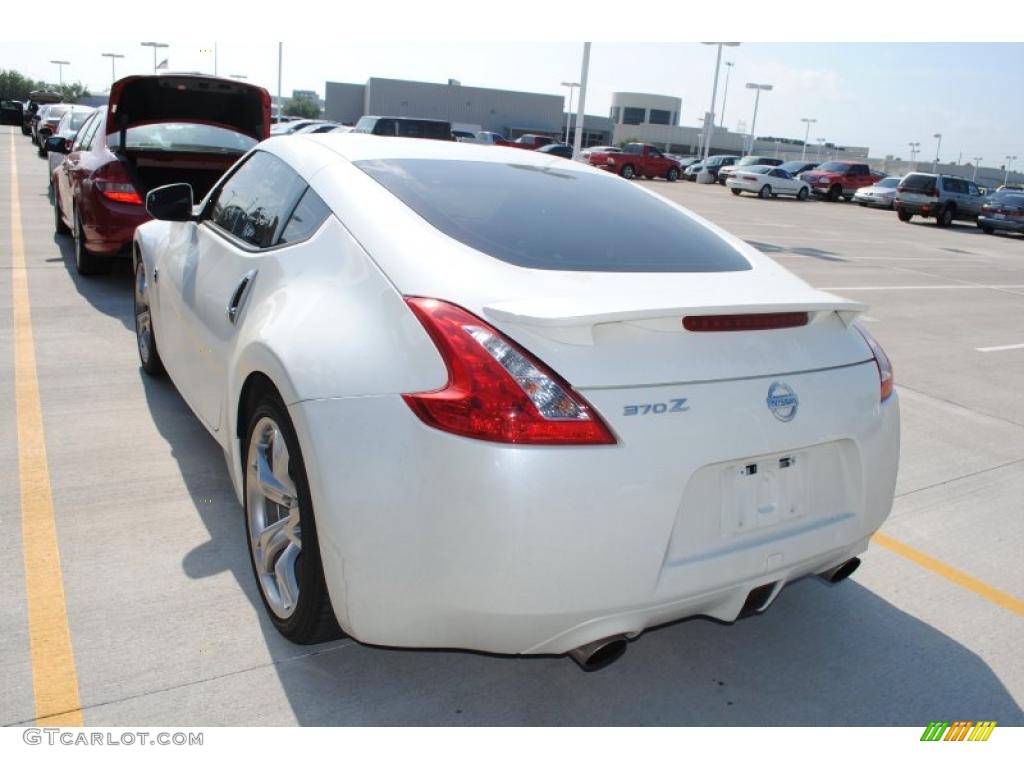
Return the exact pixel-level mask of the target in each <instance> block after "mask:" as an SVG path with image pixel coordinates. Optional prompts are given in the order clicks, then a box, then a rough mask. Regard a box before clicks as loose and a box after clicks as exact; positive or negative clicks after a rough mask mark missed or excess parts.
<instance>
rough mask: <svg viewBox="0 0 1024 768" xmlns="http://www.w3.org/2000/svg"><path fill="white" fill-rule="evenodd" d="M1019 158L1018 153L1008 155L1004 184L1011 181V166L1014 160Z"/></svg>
mask: <svg viewBox="0 0 1024 768" xmlns="http://www.w3.org/2000/svg"><path fill="white" fill-rule="evenodd" d="M1016 159H1017V156H1016V155H1007V156H1006V173H1005V174H1004V175H1003V185H1006V184H1008V183H1009V181H1010V167H1011V166H1012V165H1013V161H1014V160H1016Z"/></svg>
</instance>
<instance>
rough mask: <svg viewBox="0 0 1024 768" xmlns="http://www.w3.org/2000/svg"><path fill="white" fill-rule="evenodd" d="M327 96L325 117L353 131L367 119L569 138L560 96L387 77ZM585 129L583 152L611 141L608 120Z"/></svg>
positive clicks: (588, 122)
mask: <svg viewBox="0 0 1024 768" xmlns="http://www.w3.org/2000/svg"><path fill="white" fill-rule="evenodd" d="M324 94H325V99H326V109H325V114H324V117H326V118H327V119H328V120H335V121H337V122H339V123H346V124H349V125H352V124H354V123H355V122H356V121H358V120H359V118H360V117H362V116H363V115H387V116H394V117H426V118H433V119H436V120H447V121H448V122H450V123H451V124H452V127H454V128H458V129H461V130H471V131H493V132H494V133H500V134H501V135H502V136H504V137H505V138H508V139H515V138H517V137H519V136H522V135H523V134H526V133H538V134H541V135H544V136H551V137H552V138H556V139H558V140H564V137H565V126H566V114H565V97H564V96H559V95H552V94H547V93H529V92H526V91H506V90H501V89H498V88H477V87H473V86H466V85H462V84H460V83H459V82H458V81H456V80H449V81H448V83H422V82H416V81H413V80H392V79H389V78H383V77H371V78H370V79H369V80H367V81H366V84H365V85H358V84H355V83H332V82H328V83H327V84H326V86H325V91H324ZM573 120H575V116H573ZM583 125H584V136H583V144H584V146H592V145H594V144H607V143H608V142H609V141H610V140H611V137H612V123H611V120H609V119H608V118H606V117H597V116H591V115H587V116H586V117H585V119H584V121H583Z"/></svg>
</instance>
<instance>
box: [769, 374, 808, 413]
mask: <svg viewBox="0 0 1024 768" xmlns="http://www.w3.org/2000/svg"><path fill="white" fill-rule="evenodd" d="M766 402H767V403H768V410H770V411H771V412H772V415H773V416H775V418H776V419H778V420H779V421H792V420H793V417H794V416H796V409H797V407H799V405H800V400H799V399H798V398H797V396H796V392H794V391H793V388H792V387H790V386H789V385H788V384H784V383H782V382H781V381H774V382H772V385H771V386H770V387H768V397H767V399H766Z"/></svg>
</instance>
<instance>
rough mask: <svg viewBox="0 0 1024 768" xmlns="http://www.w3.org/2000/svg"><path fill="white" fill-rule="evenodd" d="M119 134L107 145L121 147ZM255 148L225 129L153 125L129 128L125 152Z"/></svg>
mask: <svg viewBox="0 0 1024 768" xmlns="http://www.w3.org/2000/svg"><path fill="white" fill-rule="evenodd" d="M120 143H121V135H120V133H111V134H109V135H108V136H107V145H108V146H109V147H111V149H114V148H120ZM254 146H256V139H254V138H252V137H251V136H246V135H245V134H244V133H238V132H237V131H232V130H230V129H228V128H218V127H217V126H215V125H201V124H199V123H152V124H150V125H137V126H134V127H132V128H129V129H128V131H127V134H126V137H125V146H124V149H154V150H163V151H168V152H215V153H216V152H223V153H225V154H242V153H243V152H248V151H249V150H250V149H252V148H253V147H254Z"/></svg>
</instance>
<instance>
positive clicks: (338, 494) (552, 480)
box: [133, 133, 899, 669]
mask: <svg viewBox="0 0 1024 768" xmlns="http://www.w3.org/2000/svg"><path fill="white" fill-rule="evenodd" d="M192 203H193V201H192V199H191V190H190V187H189V186H188V185H182V184H177V185H169V186H165V187H161V188H158V189H155V190H153V191H152V192H150V194H149V195H148V197H147V201H146V204H147V208H148V210H149V211H150V212H151V214H152V215H153V216H154V217H155V218H156V219H158V220H157V221H153V222H150V223H147V224H145V225H143V226H141V227H139V228H138V229H137V232H136V235H135V242H134V254H133V257H134V259H133V260H134V266H135V275H136V279H135V315H136V329H137V336H138V347H139V354H140V358H141V360H142V365H143V367H144V369H145V370H146V371H147V372H149V373H154V374H156V373H159V372H160V371H161V370H162V369H163V368H166V370H167V372H168V373H169V374H170V377H171V379H172V380H173V381H174V383H175V384H176V385H177V387H178V389H179V390H180V392H181V394H182V396H183V397H184V399H185V400H186V402H187V403H188V404H189V405H190V406H191V408H192V409H193V410H194V411H195V413H196V414H197V416H198V417H199V419H200V420H201V421H202V422H203V424H204V425H205V426H206V428H207V429H208V430H209V431H210V433H211V434H212V435H213V436H214V437H215V438H216V439H217V440H218V441H219V443H220V444H221V446H223V449H224V452H225V455H226V458H227V464H228V468H229V471H230V474H231V478H232V480H233V482H234V486H235V490H236V492H237V494H238V498H239V500H240V501H241V503H242V504H243V505H244V510H245V518H246V522H247V529H248V533H249V536H248V538H249V546H250V550H251V553H252V560H253V568H254V573H255V577H256V580H257V582H258V584H259V588H260V592H261V594H262V597H263V600H264V602H265V603H266V607H267V610H268V612H269V615H270V617H271V619H272V620H273V622H274V624H275V625H276V626H277V627H278V629H279V630H280V631H281V632H282V633H283V634H284V635H285V636H286V637H288V638H290V639H292V640H293V641H296V642H300V643H307V642H315V641H317V640H320V639H323V638H327V637H330V636H332V635H335V634H337V633H338V631H339V626H340V629H341V630H343V631H344V632H347V633H348V634H349V635H351V636H353V637H355V638H356V639H358V640H361V641H364V642H367V643H374V644H382V645H389V646H410V647H447V648H452V647H461V648H472V649H478V650H483V651H492V652H498V653H512V654H540V653H545V654H546V653H565V652H570V653H571V654H572V655H573V657H574V658H575V659H576V660H577V661H578V662H579V663H580V664H581V665H582V666H583V667H584V668H586V669H594V668H598V667H600V666H602V665H604V664H607V663H610V662H611V661H614V659H616V658H617V657H618V656H619V655H620V654H621V653H622V652H623V650H624V649H625V647H626V643H627V640H628V639H630V638H633V637H635V636H636V635H638V634H640V633H641V632H642V631H643V630H644V629H645V628H647V627H651V626H654V625H657V624H662V623H665V622H668V621H672V620H675V619H679V618H682V617H686V616H695V615H705V616H711V617H714V618H716V619H720V620H724V621H732V620H734V619H736V618H738V617H740V616H741V615H747V614H750V613H757V612H760V611H763V610H765V609H766V608H767V607H768V605H769V604H770V603H771V602H772V601H773V600H774V599H775V597H776V595H777V594H778V593H779V590H780V589H781V588H782V587H783V586H784V585H786V584H788V583H790V582H792V581H794V580H795V579H799V578H801V577H803V576H807V575H818V576H822V577H823V578H826V579H828V580H830V581H839V580H841V579H843V578H845V577H846V576H848V575H849V574H850V573H852V572H853V570H854V569H855V568H856V567H857V565H858V564H859V560H858V559H857V555H858V554H860V553H861V552H863V551H864V550H865V548H866V547H867V545H868V538H869V537H870V536H871V534H872V533H873V532H874V531H875V529H877V528H878V527H879V525H881V523H882V522H883V520H885V518H886V516H887V515H888V514H889V510H890V507H891V504H892V499H893V489H894V485H895V481H896V468H897V461H898V449H899V409H898V404H897V395H896V393H895V392H894V389H893V378H892V368H891V367H890V365H889V361H888V360H887V359H886V356H885V354H884V353H883V352H882V350H881V349H880V348H879V346H878V345H877V344H876V343H875V341H874V340H873V339H872V338H871V336H870V335H868V333H867V331H865V330H864V329H863V328H861V327H860V326H859V325H858V324H857V323H856V322H855V317H856V316H857V314H858V313H859V312H861V311H862V310H863V309H864V307H863V306H862V305H860V304H857V303H854V302H851V301H847V300H845V299H842V298H839V297H837V296H834V295H832V294H829V293H825V292H822V291H819V290H815V289H813V288H811V287H810V286H808V285H807V284H806V283H804V282H803V281H801V280H799V279H798V278H796V277H795V276H793V275H792V274H790V273H789V272H787V271H786V270H785V269H783V268H782V267H780V266H779V265H777V264H776V263H775V262H773V261H771V260H770V259H768V258H766V257H764V256H762V255H761V254H759V253H758V252H757V251H756V250H754V249H753V248H751V247H750V246H748V245H747V244H745V243H744V242H743V241H742V240H740V239H738V238H736V237H733V236H732V235H730V234H728V233H727V232H724V231H722V230H720V229H718V228H717V227H715V226H714V225H712V224H710V223H708V222H707V221H704V220H702V219H700V218H699V217H697V216H695V215H693V214H692V213H690V212H688V211H687V210H685V209H684V208H681V207H679V206H677V205H675V204H673V203H671V202H669V201H667V200H666V199H664V198H663V197H661V196H659V195H657V194H655V193H652V192H650V191H648V190H645V189H644V188H642V187H639V186H636V185H632V184H630V183H628V182H626V181H624V180H622V179H620V178H618V177H616V176H614V175H612V174H609V173H606V172H605V171H603V170H601V169H592V168H589V167H587V166H584V165H581V164H580V163H575V162H572V161H568V160H561V159H558V158H554V157H551V156H548V155H543V154H540V153H537V152H522V151H521V150H517V149H510V148H502V147H487V146H482V145H477V144H466V143H455V142H435V141H422V140H419V141H418V140H407V139H400V138H399V139H395V138H381V137H378V136H372V135H362V134H355V133H349V134H334V133H327V134H319V135H305V136H303V135H299V136H289V137H286V138H271V139H269V140H267V141H265V142H263V143H262V144H260V145H258V146H257V147H256V148H255V149H254V150H253V151H251V152H249V153H248V154H247V155H246V156H244V157H243V158H242V159H241V160H240V161H239V162H238V163H237V164H236V165H235V166H234V167H233V168H232V169H231V170H230V171H229V172H228V173H227V174H225V176H224V177H223V178H222V179H221V180H220V181H219V182H218V183H217V184H216V185H215V186H214V188H213V190H212V192H211V193H210V194H209V196H208V198H207V199H206V200H204V201H203V202H202V203H201V204H200V205H199V206H196V207H193V205H192Z"/></svg>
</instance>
